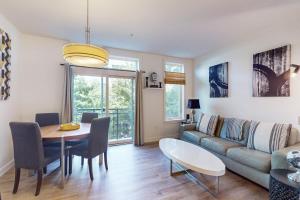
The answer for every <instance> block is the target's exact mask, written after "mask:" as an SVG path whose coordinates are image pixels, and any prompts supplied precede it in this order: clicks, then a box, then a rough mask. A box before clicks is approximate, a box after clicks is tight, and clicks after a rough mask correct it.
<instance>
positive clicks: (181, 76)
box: [165, 72, 185, 85]
mask: <svg viewBox="0 0 300 200" xmlns="http://www.w3.org/2000/svg"><path fill="white" fill-rule="evenodd" d="M165 84H178V85H185V73H179V72H165Z"/></svg>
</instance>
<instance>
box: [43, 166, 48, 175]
mask: <svg viewBox="0 0 300 200" xmlns="http://www.w3.org/2000/svg"><path fill="white" fill-rule="evenodd" d="M43 172H44V174H47V166H46V167H44V168H43Z"/></svg>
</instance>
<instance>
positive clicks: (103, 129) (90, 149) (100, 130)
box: [69, 117, 110, 180]
mask: <svg viewBox="0 0 300 200" xmlns="http://www.w3.org/2000/svg"><path fill="white" fill-rule="evenodd" d="M109 123H110V118H109V117H104V118H99V119H93V121H92V124H91V129H90V134H89V136H88V139H87V140H86V142H83V143H82V144H80V145H77V146H74V147H72V148H71V149H70V156H69V163H70V167H69V174H72V155H77V156H83V157H84V158H87V159H88V165H89V172H90V178H91V180H94V176H93V169H92V159H93V158H94V157H96V156H99V155H100V154H102V153H103V154H104V162H105V168H106V170H108V165H107V146H108V129H109Z"/></svg>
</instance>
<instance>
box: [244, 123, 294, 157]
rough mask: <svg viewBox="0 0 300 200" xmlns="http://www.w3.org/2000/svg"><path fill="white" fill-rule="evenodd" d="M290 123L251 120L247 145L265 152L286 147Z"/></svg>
mask: <svg viewBox="0 0 300 200" xmlns="http://www.w3.org/2000/svg"><path fill="white" fill-rule="evenodd" d="M291 128H292V125H291V124H276V123H266V122H251V126H250V131H249V139H248V144H247V147H248V148H250V149H257V150H260V151H263V152H266V153H272V152H273V151H276V150H279V149H282V148H284V147H286V145H287V142H288V138H289V135H290V132H291Z"/></svg>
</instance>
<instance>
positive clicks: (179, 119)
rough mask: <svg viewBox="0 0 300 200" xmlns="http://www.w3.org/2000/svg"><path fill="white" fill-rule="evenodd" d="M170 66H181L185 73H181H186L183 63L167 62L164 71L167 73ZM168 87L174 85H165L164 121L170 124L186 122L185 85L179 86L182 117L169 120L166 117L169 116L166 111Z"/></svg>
mask: <svg viewBox="0 0 300 200" xmlns="http://www.w3.org/2000/svg"><path fill="white" fill-rule="evenodd" d="M168 64H170V65H180V66H182V68H183V72H181V73H184V71H185V69H184V68H185V66H184V64H183V63H175V62H165V63H164V71H166V65H168ZM166 85H172V84H165V87H164V121H165V122H170V123H172V122H173V123H177V122H180V121H182V120H184V115H185V109H184V105H185V93H184V92H185V85H179V86H181V90H180V93H181V95H180V96H181V106H180V108H181V116H180V117H176V118H168V117H167V116H166V114H167V111H166V108H167V106H166ZM174 85H176V84H174Z"/></svg>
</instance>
